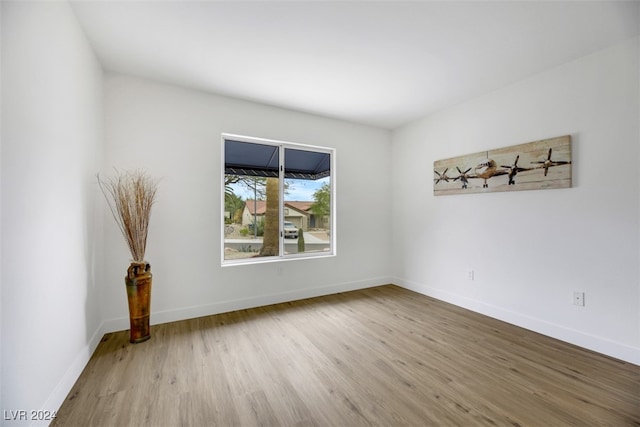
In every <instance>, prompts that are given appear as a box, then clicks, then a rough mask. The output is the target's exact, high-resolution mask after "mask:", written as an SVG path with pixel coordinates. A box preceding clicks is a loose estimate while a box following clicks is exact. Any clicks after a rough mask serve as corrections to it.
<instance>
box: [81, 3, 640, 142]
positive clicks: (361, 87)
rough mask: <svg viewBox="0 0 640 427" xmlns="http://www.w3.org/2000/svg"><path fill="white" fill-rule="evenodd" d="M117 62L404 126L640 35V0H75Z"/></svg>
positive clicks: (108, 63) (208, 86) (128, 69)
mask: <svg viewBox="0 0 640 427" xmlns="http://www.w3.org/2000/svg"><path fill="white" fill-rule="evenodd" d="M72 5H73V9H74V11H75V12H76V14H77V16H78V19H79V21H80V23H81V25H82V26H83V27H84V29H85V31H86V34H87V36H88V38H89V40H90V42H91V43H92V45H93V47H94V49H95V51H96V53H97V55H98V57H99V59H100V61H101V62H102V64H103V65H104V67H105V69H107V70H110V71H117V72H122V73H126V74H132V75H136V76H142V77H147V78H151V79H154V80H159V81H163V82H167V83H173V84H178V85H182V86H186V87H190V88H195V89H199V90H204V91H208V92H213V93H218V94H222V95H228V96H232V97H236V98H241V99H247V100H252V101H257V102H261V103H266V104H270V105H275V106H280V107H285V108H290V109H295V110H300V111H305V112H310V113H315V114H320V115H325V116H329V117H336V118H341V119H345V120H349V121H353V122H358V123H365V124H370V125H374V126H378V127H383V128H388V129H393V128H395V127H397V126H400V125H402V124H405V123H407V122H410V121H412V120H415V119H417V118H420V117H422V116H424V115H426V114H428V113H431V112H434V111H436V110H438V109H441V108H444V107H446V106H450V105H453V104H456V103H459V102H461V101H464V100H466V99H469V98H472V97H475V96H478V95H481V94H484V93H487V92H490V91H492V90H495V89H498V88H500V87H504V86H506V85H508V84H511V83H514V82H516V81H518V80H522V79H524V78H526V77H528V76H530V75H533V74H535V73H538V72H541V71H543V70H545V69H548V68H550V67H554V66H557V65H560V64H562V63H565V62H568V61H571V60H574V59H577V58H579V57H581V56H584V55H587V54H589V53H591V52H594V51H597V50H600V49H603V48H606V47H608V46H610V45H612V44H614V43H616V42H618V41H621V40H624V39H627V38H630V37H633V36H636V35H638V34H639V33H640V3H639V2H622V1H616V2H597V1H596V2H593V1H592V2H582V1H569V2H562V1H546V2H523V1H516V2H488V1H471V2H459V1H442V2H435V1H423V2H419V1H418V2H416V1H414V2H397V1H392V2H380V1H346V2H324V1H313V2H302V1H288V2H272V1H258V2H240V1H235V2H214V1H208V2H207V1H204V2H202V1H201V2H195V1H124V2H114V1H87V2H73V3H72Z"/></svg>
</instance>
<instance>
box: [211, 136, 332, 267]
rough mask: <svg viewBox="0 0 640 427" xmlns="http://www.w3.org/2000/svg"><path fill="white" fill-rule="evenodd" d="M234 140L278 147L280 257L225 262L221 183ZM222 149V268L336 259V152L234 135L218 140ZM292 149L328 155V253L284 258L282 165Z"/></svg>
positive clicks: (222, 209)
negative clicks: (228, 149)
mask: <svg viewBox="0 0 640 427" xmlns="http://www.w3.org/2000/svg"><path fill="white" fill-rule="evenodd" d="M228 139H229V140H233V141H239V142H248V143H253V144H264V145H270V146H277V147H278V152H279V177H278V181H279V188H280V189H279V191H280V192H279V201H280V208H279V209H278V213H279V223H280V233H279V234H280V235H279V253H280V255H276V256H265V257H255V258H246V259H234V260H227V259H225V222H224V218H225V191H224V182H225V169H226V159H225V141H226V140H228ZM221 145H222V155H221V165H220V166H221V167H220V169H221V174H220V183H221V184H220V188H221V190H222V191H221V193H222V194H221V198H220V201H221V202H220V212H221V216H220V259H221V263H222V266H223V267H224V266H233V265H247V264H261V263H267V262H281V261H291V260H297V259H309V258H327V257H333V256H336V254H337V252H336V241H337V238H336V237H337V236H336V234H337V233H336V222H337V219H336V212H337V210H336V167H335V165H336V150H335V148H329V147H320V146H315V145H305V144H298V143H293V142H285V141H278V140H273V139H264V138H256V137H251V136H244V135H236V134H231V133H223V134H222V137H221ZM287 148H291V149H295V150H304V151H313V152H320V153H328V154H329V155H330V177H331V178H330V180H329V187H330V191H331V203H330V205H331V208H330V224H331V225H330V230H329V251H323V252H304V253H294V254H285V250H284V249H285V238H284V231H283V227H284V220H285V212H284V210H285V207H284V182H285V177H284V162H285V161H286V160H285V156H284V152H285V149H287Z"/></svg>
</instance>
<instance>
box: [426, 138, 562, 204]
mask: <svg viewBox="0 0 640 427" xmlns="http://www.w3.org/2000/svg"><path fill="white" fill-rule="evenodd" d="M569 187H571V136H570V135H565V136H560V137H557V138H550V139H544V140H540V141H535V142H529V143H527V144H520V145H512V146H510V147H506V148H500V149H497V150H489V151H482V152H480V153H475V154H468V155H466V156H460V157H453V158H450V159H444V160H437V161H435V162H434V163H433V194H434V195H435V196H441V195H446V194H467V193H487V192H496V191H518V190H541V189H551V188H569Z"/></svg>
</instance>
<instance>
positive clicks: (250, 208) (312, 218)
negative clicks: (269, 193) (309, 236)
mask: <svg viewBox="0 0 640 427" xmlns="http://www.w3.org/2000/svg"><path fill="white" fill-rule="evenodd" d="M313 203H314V202H300V201H289V202H287V201H285V202H284V220H285V221H290V222H292V223H293V224H294V225H295V226H296V227H298V228H302V229H303V230H304V231H308V230H309V229H313V228H326V227H325V223H326V222H327V221H325V219H324V218H318V217H317V216H316V215H314V214H313V213H312V212H311V206H312V205H313ZM266 210H267V202H265V201H264V200H256V201H254V200H247V201H246V202H245V204H244V210H243V211H242V225H246V226H248V225H249V224H253V222H254V212H255V217H256V218H255V220H256V222H261V221H264V214H265V212H266Z"/></svg>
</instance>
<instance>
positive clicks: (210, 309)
mask: <svg viewBox="0 0 640 427" xmlns="http://www.w3.org/2000/svg"><path fill="white" fill-rule="evenodd" d="M389 283H391V278H389V277H376V278H373V279H367V280H361V281H357V282H347V283H338V284H332V285H327V286H321V287H317V288H309V289H296V290H292V291H288V292H281V293H276V294H268V295H260V296H257V297H252V298H241V299H236V300H228V301H221V302H216V303H212V304H204V305H198V306H191V307H183V308H178V309H174V310H164V311H158V312H152V313H151V324H152V325H158V324H162V323H168V322H175V321H178V320H186V319H194V318H197V317H202V316H210V315H212V314H219V313H227V312H230V311H235V310H244V309H247V308H254V307H263V306H265V305H271V304H278V303H281V302H289V301H296V300H301V299H305V298H314V297H319V296H323V295H331V294H336V293H339V292H348V291H354V290H357V289H364V288H371V287H374V286H380V285H386V284H389ZM128 328H129V319H128V318H126V317H122V318H117V319H110V320H106V321H105V322H104V331H105V333H107V332H115V331H122V330H124V329H128Z"/></svg>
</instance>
